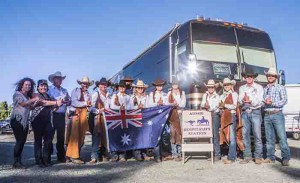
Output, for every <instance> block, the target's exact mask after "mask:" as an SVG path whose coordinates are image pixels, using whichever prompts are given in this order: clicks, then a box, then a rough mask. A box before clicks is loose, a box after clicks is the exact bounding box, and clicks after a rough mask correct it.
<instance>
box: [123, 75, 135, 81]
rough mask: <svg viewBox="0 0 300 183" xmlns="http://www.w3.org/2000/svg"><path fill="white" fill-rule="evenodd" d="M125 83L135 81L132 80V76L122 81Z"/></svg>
mask: <svg viewBox="0 0 300 183" xmlns="http://www.w3.org/2000/svg"><path fill="white" fill-rule="evenodd" d="M122 80H123V81H125V82H126V81H127V82H133V81H134V79H132V78H131V77H130V76H125V77H124V78H123V79H122Z"/></svg>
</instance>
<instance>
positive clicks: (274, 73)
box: [264, 67, 280, 77]
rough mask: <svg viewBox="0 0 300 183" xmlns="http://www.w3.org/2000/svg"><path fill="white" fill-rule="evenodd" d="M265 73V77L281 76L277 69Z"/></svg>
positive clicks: (270, 69) (272, 68)
mask: <svg viewBox="0 0 300 183" xmlns="http://www.w3.org/2000/svg"><path fill="white" fill-rule="evenodd" d="M264 72H265V75H272V76H276V77H278V76H280V75H279V74H278V73H277V71H276V68H275V67H271V68H269V70H268V71H267V72H266V71H264Z"/></svg>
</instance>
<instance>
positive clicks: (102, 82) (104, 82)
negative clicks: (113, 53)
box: [95, 77, 110, 86]
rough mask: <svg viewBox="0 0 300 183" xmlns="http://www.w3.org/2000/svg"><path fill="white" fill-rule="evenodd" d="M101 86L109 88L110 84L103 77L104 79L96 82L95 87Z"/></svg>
mask: <svg viewBox="0 0 300 183" xmlns="http://www.w3.org/2000/svg"><path fill="white" fill-rule="evenodd" d="M101 84H103V85H107V86H109V84H110V83H109V82H108V81H107V80H106V78H105V77H103V78H101V79H100V80H99V81H96V82H95V85H96V86H98V85H101Z"/></svg>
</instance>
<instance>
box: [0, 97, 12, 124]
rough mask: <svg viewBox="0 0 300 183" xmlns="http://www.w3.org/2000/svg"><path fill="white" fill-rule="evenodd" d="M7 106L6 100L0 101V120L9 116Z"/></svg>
mask: <svg viewBox="0 0 300 183" xmlns="http://www.w3.org/2000/svg"><path fill="white" fill-rule="evenodd" d="M9 107H10V106H9ZM9 107H8V105H7V102H6V101H4V102H1V103H0V120H5V119H7V118H8V117H9V115H10V111H9Z"/></svg>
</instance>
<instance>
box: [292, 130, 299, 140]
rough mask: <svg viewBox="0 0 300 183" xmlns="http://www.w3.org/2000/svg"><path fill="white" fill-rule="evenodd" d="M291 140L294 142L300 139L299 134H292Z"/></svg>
mask: <svg viewBox="0 0 300 183" xmlns="http://www.w3.org/2000/svg"><path fill="white" fill-rule="evenodd" d="M293 138H294V139H295V140H299V139H300V133H299V132H294V133H293Z"/></svg>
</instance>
